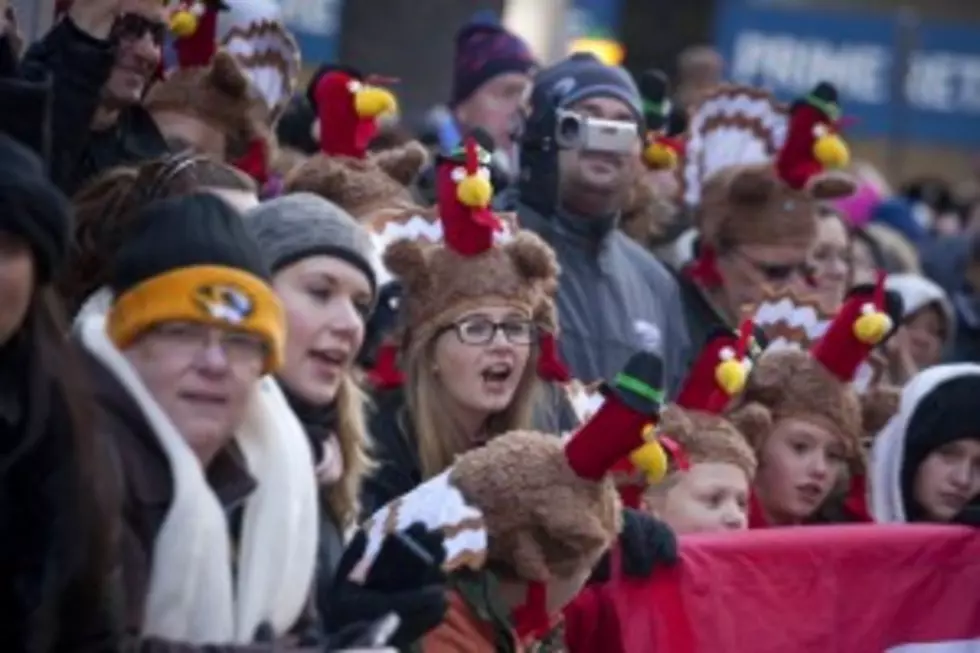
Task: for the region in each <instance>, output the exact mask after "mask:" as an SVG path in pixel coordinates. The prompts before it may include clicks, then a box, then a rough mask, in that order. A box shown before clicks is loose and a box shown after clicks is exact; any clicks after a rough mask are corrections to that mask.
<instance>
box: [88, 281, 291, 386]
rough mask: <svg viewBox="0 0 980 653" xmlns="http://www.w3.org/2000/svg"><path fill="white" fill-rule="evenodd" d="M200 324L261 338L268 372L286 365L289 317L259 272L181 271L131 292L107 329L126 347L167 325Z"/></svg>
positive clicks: (118, 303) (119, 304) (121, 301)
mask: <svg viewBox="0 0 980 653" xmlns="http://www.w3.org/2000/svg"><path fill="white" fill-rule="evenodd" d="M173 321H185V322H200V323H202V324H209V325H212V326H216V327H222V328H232V329H239V330H241V331H248V332H250V333H255V334H258V335H259V336H261V337H262V338H263V339H264V340H265V341H266V344H267V345H268V354H267V356H266V360H265V368H264V372H265V373H270V372H275V371H276V370H277V369H279V367H280V365H282V360H283V349H284V348H285V343H286V316H285V312H284V311H283V308H282V304H280V303H279V298H278V297H276V295H275V293H274V292H273V291H272V289H271V288H270V287H269V285H268V284H267V283H266V282H265V281H263V280H262V279H260V278H259V277H256V276H255V275H253V274H250V273H248V272H245V271H244V270H239V269H237V268H230V267H224V266H219V265H197V266H193V267H186V268H179V269H176V270H173V271H171V272H167V273H165V274H161V275H160V276H156V277H152V278H150V279H148V280H146V281H144V282H143V283H140V284H138V285H136V286H134V287H133V288H131V289H129V290H127V291H126V292H124V293H123V294H122V295H120V296H119V297H118V298H116V300H115V302H114V303H113V305H112V308H111V309H109V315H108V317H107V320H106V329H107V331H108V334H109V338H110V339H111V340H112V342H113V343H115V345H116V346H117V347H119V348H120V349H124V348H126V347H128V346H129V345H131V344H132V343H133V341H134V340H135V339H136V338H137V337H138V336H139V335H140V334H141V333H143V332H144V331H146V330H147V329H149V328H151V327H153V326H155V325H157V324H160V323H162V322H173Z"/></svg>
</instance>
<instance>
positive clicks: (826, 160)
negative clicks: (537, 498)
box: [813, 133, 851, 168]
mask: <svg viewBox="0 0 980 653" xmlns="http://www.w3.org/2000/svg"><path fill="white" fill-rule="evenodd" d="M813 156H814V158H815V159H816V160H817V161H819V162H820V165H822V166H823V167H825V168H843V167H845V166H846V165H847V164H848V163H850V162H851V152H850V150H848V149H847V144H846V143H845V142H844V139H843V138H841V137H840V136H838V135H837V134H831V133H828V134H825V135H823V136H821V137H819V138H818V139H817V140H816V142H815V143H814V144H813Z"/></svg>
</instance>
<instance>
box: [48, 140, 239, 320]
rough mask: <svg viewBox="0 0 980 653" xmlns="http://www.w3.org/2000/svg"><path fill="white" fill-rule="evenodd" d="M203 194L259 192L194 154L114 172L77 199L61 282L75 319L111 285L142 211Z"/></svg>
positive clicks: (231, 170)
mask: <svg viewBox="0 0 980 653" xmlns="http://www.w3.org/2000/svg"><path fill="white" fill-rule="evenodd" d="M202 188H215V189H222V190H233V191H245V192H255V190H256V187H255V182H253V181H252V180H251V179H250V178H249V177H248V176H247V175H245V174H244V173H242V172H240V171H239V170H237V169H235V168H234V167H232V166H230V165H227V164H225V163H221V162H220V161H214V160H212V159H209V158H207V157H204V156H199V155H195V154H190V153H181V154H175V155H171V156H168V157H166V158H163V159H158V160H155V161H149V162H147V163H144V164H142V165H139V166H121V167H118V168H113V169H111V170H108V171H106V172H105V173H103V174H102V175H100V176H99V177H97V178H96V179H94V180H93V181H92V182H91V183H89V184H88V185H86V186H85V187H84V188H82V190H80V191H79V192H78V193H77V194H76V195H75V197H74V198H73V203H74V205H75V213H76V223H75V232H74V234H73V238H72V248H71V250H70V252H69V256H68V261H67V263H66V264H65V266H64V268H63V271H62V275H61V277H60V278H59V279H58V280H57V288H58V290H59V291H60V292H61V294H62V296H63V297H64V298H65V302H66V304H67V308H68V310H69V311H70V313H72V314H74V313H75V312H77V311H78V309H79V308H80V307H81V305H82V303H83V302H84V301H85V300H86V299H87V298H88V297H89V295H91V294H92V293H93V292H95V291H96V290H98V289H99V288H101V287H102V286H103V285H105V283H106V278H107V275H108V273H109V270H110V266H111V261H112V260H113V258H114V257H115V254H116V251H117V250H118V249H119V246H120V245H121V244H122V243H123V241H124V240H125V238H126V234H127V233H129V228H130V226H131V224H132V221H133V218H134V216H135V215H136V213H137V212H138V211H139V209H140V208H141V207H142V206H144V205H145V204H147V203H149V202H151V201H153V200H157V199H164V198H167V197H174V196H178V195H187V194H190V193H194V192H197V191H199V190H201V189H202Z"/></svg>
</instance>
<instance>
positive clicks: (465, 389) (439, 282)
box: [363, 157, 558, 512]
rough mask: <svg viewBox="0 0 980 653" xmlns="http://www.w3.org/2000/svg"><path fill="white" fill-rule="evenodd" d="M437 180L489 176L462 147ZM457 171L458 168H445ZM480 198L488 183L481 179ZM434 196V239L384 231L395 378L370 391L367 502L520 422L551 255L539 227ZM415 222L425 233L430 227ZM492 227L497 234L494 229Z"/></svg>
mask: <svg viewBox="0 0 980 653" xmlns="http://www.w3.org/2000/svg"><path fill="white" fill-rule="evenodd" d="M438 165H439V167H440V168H441V169H442V170H441V171H440V172H437V175H438V174H442V173H445V178H444V179H443V181H444V182H445V183H446V184H456V185H458V186H465V185H469V184H475V185H478V186H482V184H483V183H486V185H487V186H489V182H488V181H486V180H487V179H489V173H487V176H486V177H484V176H481V175H480V173H479V171H478V170H470V171H467V170H466V169H465V168H464V165H463V161H462V157H461V159H460V160H458V161H456V160H453V159H451V158H448V157H447V158H446V159H445V160H443V161H440V162H439V164H438ZM456 171H458V172H456ZM485 191H486V193H485V195H483V197H485V199H486V200H487V203H489V197H490V194H491V192H492V191H491V190H490V189H489V188H485ZM456 198H457V196H456V194H453V196H452V201H445V197H444V196H443V198H442V199H441V200H440V205H439V216H440V220H439V221H438V222H435V221H434V220H433V219H432V218H422V217H420V216H406V220H405V224H406V225H407V224H412V222H411V221H412V220H415V221H416V222H421V221H422V220H427V222H426V224H428V225H429V226H430V227H432V228H433V229H439V230H441V231H442V234H443V236H442V242H439V243H435V242H432V240H431V239H428V238H427V237H425V235H422V236H420V237H419V238H418V239H415V238H413V237H412V236H411V235H409V234H408V232H407V231H404V230H403V231H402V232H400V233H402V234H403V235H404V236H405V237H403V238H400V239H398V240H395V242H392V243H391V244H390V245H387V248H386V250H385V252H384V255H383V258H384V264H385V266H386V267H387V269H388V271H390V272H391V273H392V274H393V275H394V276H395V277H396V278H397V279H398V280H399V282H400V283H401V285H402V293H403V294H402V297H401V301H400V306H399V316H400V318H401V325H400V334H399V335H400V337H399V338H398V346H399V355H400V361H399V362H400V369H401V370H402V371H403V372H404V377H405V382H404V384H403V385H402V386H400V387H396V388H391V389H388V390H385V391H380V392H378V394H377V395H376V397H375V403H376V412H375V414H374V416H373V418H372V422H371V433H372V435H373V436H374V439H375V445H376V449H377V457H378V460H379V462H380V467H379V469H378V470H377V471H376V472H375V473H374V474H373V475H372V476H371V477H369V478H368V480H367V482H366V483H365V491H364V497H363V498H364V504H365V505H364V508H365V509H366V510H367V511H368V512H374V511H375V510H376V509H377V508H379V507H381V506H383V505H384V504H385V503H387V502H388V501H390V500H392V499H394V498H395V497H397V496H400V495H402V494H404V493H406V492H408V491H410V490H411V489H412V488H414V487H415V486H416V485H418V484H419V483H421V482H422V481H424V480H426V479H428V478H431V477H433V476H435V475H437V474H440V473H441V472H443V471H444V470H445V469H447V468H448V467H449V466H450V465H451V464H452V463H453V460H454V459H455V457H456V456H458V455H459V454H461V453H463V452H465V451H468V450H469V449H472V448H474V447H479V446H481V445H483V444H485V443H486V442H487V441H488V440H490V439H492V438H493V437H495V436H497V435H499V434H501V433H505V432H507V431H511V430H515V429H523V428H528V427H529V426H530V425H531V418H532V408H533V402H534V400H535V392H534V390H535V388H536V384H537V378H536V362H537V358H538V345H537V342H538V338H537V335H538V329H537V327H536V323H535V319H534V318H535V313H536V309H538V307H539V304H540V303H541V302H542V301H543V298H544V297H545V296H546V295H547V293H548V292H550V291H551V290H552V289H553V288H554V285H555V280H556V277H557V272H558V271H557V265H556V263H555V257H554V253H553V252H552V251H551V249H550V248H549V247H548V246H547V245H546V244H545V243H544V242H543V241H541V240H540V239H539V238H538V237H536V236H535V235H533V234H530V233H527V232H519V233H517V234H516V235H513V236H508V237H507V238H499V237H498V236H499V234H500V233H501V232H499V231H497V230H496V229H495V227H494V224H495V222H494V221H498V220H499V219H498V218H497V216H495V215H493V214H492V213H490V212H489V211H488V210H486V206H484V207H483V209H482V210H483V211H485V214H481V215H482V220H478V219H477V218H476V217H474V216H476V215H477V214H479V213H480V211H481V209H480V208H479V207H470V206H465V205H464V204H462V203H461V202H459V201H457V200H456ZM424 231H426V232H427V233H428V232H431V229H428V228H427V229H425V230H424ZM495 234H496V235H495Z"/></svg>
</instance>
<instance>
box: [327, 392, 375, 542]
mask: <svg viewBox="0 0 980 653" xmlns="http://www.w3.org/2000/svg"><path fill="white" fill-rule="evenodd" d="M335 401H336V406H337V432H336V434H335V435H336V437H337V441H338V442H339V444H340V455H341V458H342V459H343V462H344V473H343V474H342V475H341V477H340V479H339V480H338V481H337V482H336V483H334V484H333V485H331V486H330V487H329V488H327V489H326V491H325V493H324V498H325V499H326V501H327V505H328V506H329V507H330V511H331V512H332V513H333V517H334V518H335V519H336V520H337V523H338V524H340V526H341V527H344V528H346V527H348V526H352V525H353V524H354V522H355V520H356V519H357V515H358V514H359V512H360V500H359V499H360V497H359V495H360V490H361V483H362V481H363V480H364V477H365V476H367V474H368V473H369V472H370V471H371V470H372V469H373V467H374V466H373V464H372V461H371V458H370V455H369V454H370V448H369V442H370V441H369V439H368V430H367V420H366V417H365V415H366V412H367V410H366V409H367V396H366V395H365V394H364V392H363V391H362V390H361V388H360V387H359V386H358V384H357V382H356V381H355V380H354V378H353V377H352V376H351V375H350V374H348V375H346V376H345V377H344V378H343V380H342V381H341V382H340V387H339V388H338V389H337V398H336V400H335Z"/></svg>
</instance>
